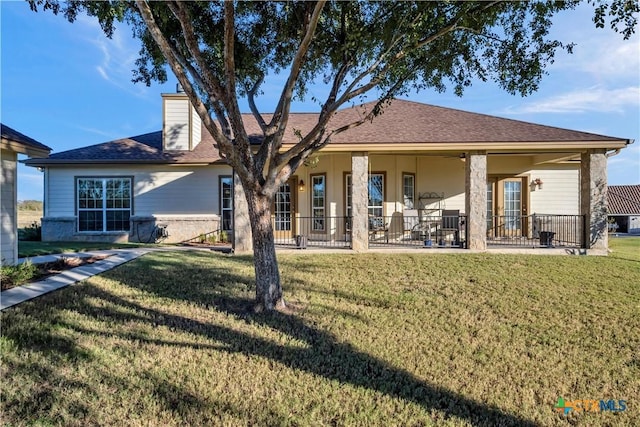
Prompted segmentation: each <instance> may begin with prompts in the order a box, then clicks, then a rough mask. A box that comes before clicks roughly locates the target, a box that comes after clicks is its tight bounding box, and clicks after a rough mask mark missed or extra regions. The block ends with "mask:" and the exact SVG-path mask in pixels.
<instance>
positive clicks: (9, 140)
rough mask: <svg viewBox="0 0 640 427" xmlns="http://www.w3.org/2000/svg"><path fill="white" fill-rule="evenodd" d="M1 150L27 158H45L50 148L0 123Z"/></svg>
mask: <svg viewBox="0 0 640 427" xmlns="http://www.w3.org/2000/svg"><path fill="white" fill-rule="evenodd" d="M0 134H1V141H2V148H4V149H7V150H12V151H15V152H18V153H23V154H27V155H29V156H47V155H48V154H49V152H50V151H51V148H49V147H47V146H46V145H44V144H42V143H41V142H38V141H36V140H35V139H33V138H31V137H28V136H27V135H25V134H23V133H20V132H18V131H17V130H15V129H13V128H10V127H9V126H7V125H5V124H2V123H0Z"/></svg>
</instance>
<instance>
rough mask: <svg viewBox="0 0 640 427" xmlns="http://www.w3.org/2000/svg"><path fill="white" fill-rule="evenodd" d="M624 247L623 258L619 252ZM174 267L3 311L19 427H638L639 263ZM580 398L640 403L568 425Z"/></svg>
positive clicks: (10, 405) (127, 271)
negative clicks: (261, 289) (271, 304)
mask: <svg viewBox="0 0 640 427" xmlns="http://www.w3.org/2000/svg"><path fill="white" fill-rule="evenodd" d="M616 244H617V243H616ZM280 260H281V270H282V278H283V282H284V284H285V294H286V297H287V300H288V302H289V304H290V306H292V307H294V309H293V310H292V312H291V313H289V314H284V313H272V314H259V315H258V314H251V313H250V312H249V311H247V307H249V306H250V305H251V300H252V298H253V288H252V285H251V283H252V279H251V277H252V274H253V266H252V263H251V259H250V258H245V257H229V256H224V255H220V254H215V253H202V252H197V253H195V252H193V253H182V252H181V253H168V252H157V253H152V254H149V255H146V256H144V257H142V258H139V259H138V260H136V261H133V262H130V263H127V264H125V265H123V266H121V267H119V268H117V269H114V270H111V271H109V272H107V273H104V274H102V275H101V276H96V277H94V278H92V279H90V280H87V281H85V282H83V283H81V284H79V285H76V286H72V287H70V288H67V289H65V290H62V291H59V292H56V293H53V294H50V295H47V296H44V297H42V298H39V299H37V300H35V301H33V302H28V303H25V304H22V305H19V306H17V307H15V308H12V309H9V310H7V311H6V312H4V313H2V319H1V320H2V338H1V339H0V348H1V351H2V361H3V363H2V396H1V401H0V404H1V406H0V409H1V411H2V412H1V414H0V416H1V418H2V420H3V422H5V423H8V424H12V425H70V426H74V425H77V426H81V425H82V426H83V425H94V424H100V425H148V426H156V425H157V426H160V425H162V426H172V425H230V426H236V425H303V426H306V425H309V426H318V425H363V426H364V425H367V426H368V425H380V426H389V425H394V426H395V425H474V426H475V425H513V426H533V425H544V426H548V425H582V426H606V425H621V426H632V425H637V422H638V419H640V403H639V401H638V396H640V359H639V358H638V357H639V356H638V349H639V348H640V286H639V284H640V263H639V262H638V261H634V260H627V259H621V258H614V257H606V258H605V257H557V256H556V257H554V256H524V255H513V256H506V255H486V254H451V255H444V254H443V255H436V254H423V255H419V254H416V255H400V254H396V255H383V254H367V255H349V254H339V255H320V254H300V255H298V254H290V255H282V256H280ZM558 397H563V398H565V399H566V400H575V399H616V400H617V399H623V400H627V405H628V409H627V410H626V411H625V412H621V413H617V414H613V413H582V414H576V415H571V416H569V417H565V416H564V415H561V414H559V413H557V412H556V411H554V409H553V406H554V404H555V403H556V401H557V400H558Z"/></svg>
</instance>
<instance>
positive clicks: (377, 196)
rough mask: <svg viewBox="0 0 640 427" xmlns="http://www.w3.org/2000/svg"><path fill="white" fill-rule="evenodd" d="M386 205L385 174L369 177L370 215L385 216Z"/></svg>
mask: <svg viewBox="0 0 640 427" xmlns="http://www.w3.org/2000/svg"><path fill="white" fill-rule="evenodd" d="M383 203H384V174H381V173H374V174H371V175H369V215H371V216H374V217H382V216H383Z"/></svg>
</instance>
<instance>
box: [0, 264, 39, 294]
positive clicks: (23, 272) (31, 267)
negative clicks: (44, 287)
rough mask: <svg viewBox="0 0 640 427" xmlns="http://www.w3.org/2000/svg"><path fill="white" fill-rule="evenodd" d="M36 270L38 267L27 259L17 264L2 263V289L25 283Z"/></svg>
mask: <svg viewBox="0 0 640 427" xmlns="http://www.w3.org/2000/svg"><path fill="white" fill-rule="evenodd" d="M37 271H38V267H37V266H36V265H35V264H33V263H32V262H31V261H29V260H27V261H25V262H23V263H22V264H18V265H3V266H2V268H0V282H1V283H2V289H3V290H4V289H8V288H11V287H13V286H18V285H21V284H23V283H25V282H26V281H28V280H30V279H31V278H33V276H35V274H36V272H37Z"/></svg>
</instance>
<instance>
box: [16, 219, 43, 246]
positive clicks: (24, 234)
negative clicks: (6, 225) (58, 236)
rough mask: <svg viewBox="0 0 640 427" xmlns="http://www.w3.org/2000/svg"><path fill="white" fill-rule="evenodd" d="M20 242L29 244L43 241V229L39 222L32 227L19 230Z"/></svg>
mask: <svg viewBox="0 0 640 427" xmlns="http://www.w3.org/2000/svg"><path fill="white" fill-rule="evenodd" d="M18 240H22V241H28V242H39V241H41V240H42V227H40V224H38V223H37V222H35V221H34V222H33V223H32V224H31V225H30V226H28V227H24V228H20V229H18Z"/></svg>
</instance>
